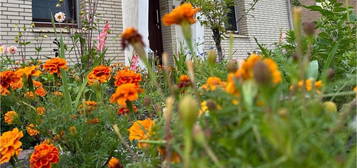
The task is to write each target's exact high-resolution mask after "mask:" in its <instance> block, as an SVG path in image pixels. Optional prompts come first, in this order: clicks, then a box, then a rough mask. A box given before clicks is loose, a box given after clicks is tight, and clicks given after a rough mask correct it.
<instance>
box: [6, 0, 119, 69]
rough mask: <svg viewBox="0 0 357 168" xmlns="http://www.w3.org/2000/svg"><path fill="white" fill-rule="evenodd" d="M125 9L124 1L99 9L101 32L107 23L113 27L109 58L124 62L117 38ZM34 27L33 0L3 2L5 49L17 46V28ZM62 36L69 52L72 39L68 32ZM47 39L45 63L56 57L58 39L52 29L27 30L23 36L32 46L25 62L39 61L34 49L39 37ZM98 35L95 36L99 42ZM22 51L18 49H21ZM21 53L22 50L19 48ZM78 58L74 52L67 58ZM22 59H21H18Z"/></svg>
mask: <svg viewBox="0 0 357 168" xmlns="http://www.w3.org/2000/svg"><path fill="white" fill-rule="evenodd" d="M80 6H81V7H80V8H81V10H83V9H85V7H86V5H85V2H84V0H83V1H81V5H80ZM121 11H122V5H121V0H105V1H103V0H102V1H100V5H99V6H98V13H100V14H101V15H100V16H99V17H98V18H99V19H101V20H102V21H101V22H100V24H99V26H100V28H102V27H103V25H104V23H105V21H108V22H109V24H110V25H111V28H112V29H111V32H112V34H110V35H109V37H108V41H107V45H106V46H107V47H108V48H109V49H108V51H107V55H106V56H107V58H110V59H113V58H114V59H115V60H116V61H120V62H124V54H123V51H122V50H121V49H119V48H120V47H119V46H120V41H119V39H118V34H120V33H121V32H122V12H121ZM31 23H32V0H0V42H1V43H3V44H4V45H7V46H10V45H15V46H16V43H15V41H14V38H15V36H16V35H17V32H18V29H17V28H15V26H16V25H19V26H23V25H26V26H27V27H30V24H31ZM59 30H60V31H62V32H63V36H64V37H65V42H66V44H68V46H69V48H70V47H72V45H71V44H72V42H71V40H70V38H69V35H70V34H69V31H67V30H65V29H59ZM79 30H80V29H77V28H75V29H71V31H70V32H75V31H79ZM44 34H46V35H48V38H46V39H45V40H43V42H42V48H43V49H42V52H41V53H40V55H39V57H40V58H41V59H45V57H53V56H54V52H53V49H54V48H55V47H56V46H55V45H54V44H53V43H52V42H53V40H54V39H55V34H54V32H53V30H52V28H43V27H35V28H34V30H31V29H29V28H28V29H27V31H26V32H25V33H24V37H25V38H26V39H27V40H28V41H30V42H31V44H30V45H28V46H27V47H26V48H27V49H26V54H25V55H26V58H27V59H30V57H32V58H36V57H37V56H36V55H35V46H39V45H40V42H36V40H35V39H36V37H38V36H41V35H44ZM98 34H99V32H96V33H95V34H94V37H95V39H96V37H97V35H98ZM18 47H19V46H18ZM19 50H20V48H19ZM75 55H76V54H75V53H74V52H73V51H72V52H67V53H66V57H67V59H68V60H69V61H71V62H75V61H76V56H75ZM16 58H17V59H20V56H19V55H18V56H17V57H16Z"/></svg>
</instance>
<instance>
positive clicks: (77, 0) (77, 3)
mask: <svg viewBox="0 0 357 168" xmlns="http://www.w3.org/2000/svg"><path fill="white" fill-rule="evenodd" d="M73 1H74V3H75V4H74V6H73V8H74V17H75V23H70V22H65V23H58V22H55V23H54V24H55V25H56V27H59V28H68V27H70V28H80V26H81V24H80V23H81V22H80V0H73ZM32 7H33V6H32ZM32 22H33V23H34V25H35V27H53V25H52V22H51V20H50V19H49V20H40V19H36V18H34V17H33V15H32Z"/></svg>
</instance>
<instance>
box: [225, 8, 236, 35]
mask: <svg viewBox="0 0 357 168" xmlns="http://www.w3.org/2000/svg"><path fill="white" fill-rule="evenodd" d="M227 17H228V19H227V22H228V23H227V24H226V29H227V30H230V31H237V30H238V29H237V19H236V12H235V7H234V6H231V7H229V12H228V15H227Z"/></svg>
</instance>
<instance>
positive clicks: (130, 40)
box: [121, 27, 144, 49]
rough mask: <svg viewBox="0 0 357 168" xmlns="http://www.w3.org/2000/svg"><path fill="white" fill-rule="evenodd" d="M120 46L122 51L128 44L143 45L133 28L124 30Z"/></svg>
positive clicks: (140, 37)
mask: <svg viewBox="0 0 357 168" xmlns="http://www.w3.org/2000/svg"><path fill="white" fill-rule="evenodd" d="M121 38H122V41H121V45H122V47H123V49H125V48H126V47H127V46H128V44H136V43H139V44H141V45H144V42H143V39H142V36H141V35H140V34H139V32H138V30H136V29H135V28H133V27H129V28H126V29H125V30H124V31H123V33H122V34H121Z"/></svg>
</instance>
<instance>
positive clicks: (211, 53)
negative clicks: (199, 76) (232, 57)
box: [207, 50, 217, 64]
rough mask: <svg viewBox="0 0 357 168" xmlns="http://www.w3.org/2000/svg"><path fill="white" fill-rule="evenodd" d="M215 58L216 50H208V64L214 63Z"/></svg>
mask: <svg viewBox="0 0 357 168" xmlns="http://www.w3.org/2000/svg"><path fill="white" fill-rule="evenodd" d="M216 60H217V52H216V50H209V51H208V57H207V61H208V63H209V64H215V63H216Z"/></svg>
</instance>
